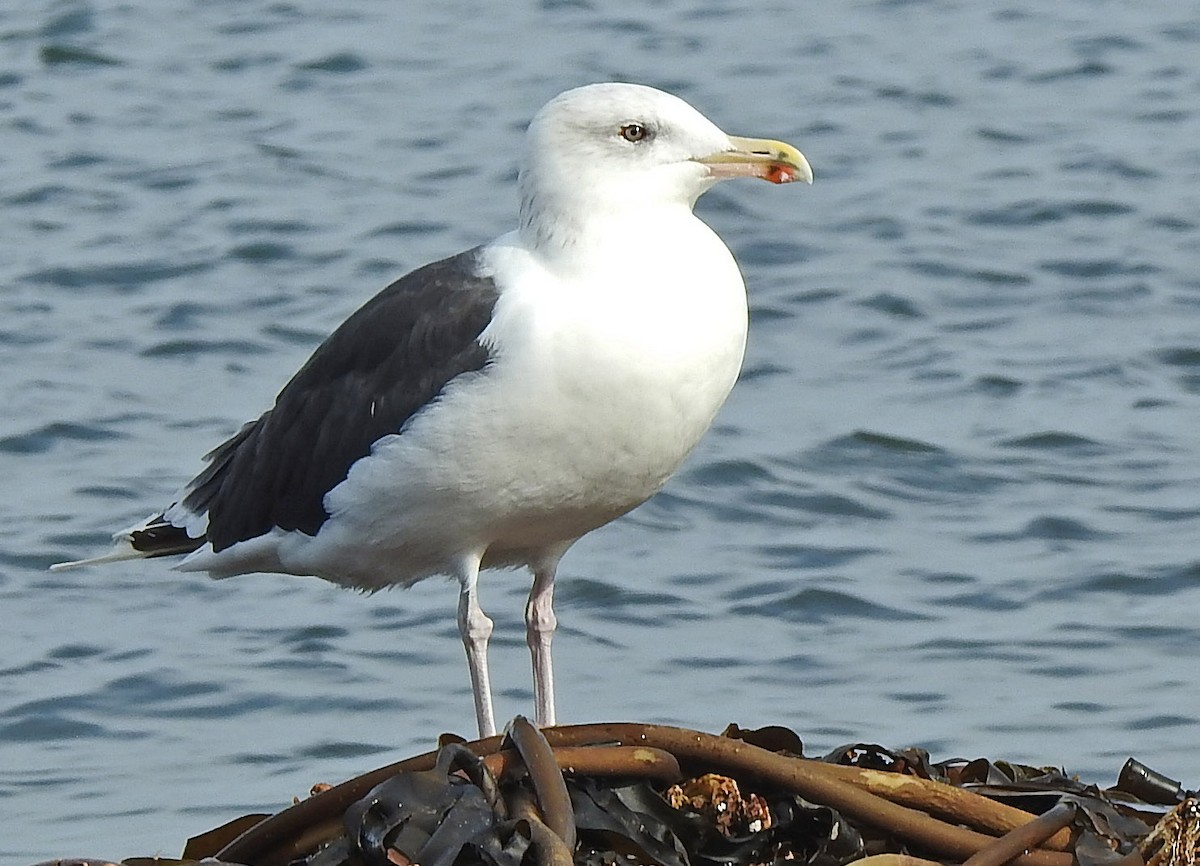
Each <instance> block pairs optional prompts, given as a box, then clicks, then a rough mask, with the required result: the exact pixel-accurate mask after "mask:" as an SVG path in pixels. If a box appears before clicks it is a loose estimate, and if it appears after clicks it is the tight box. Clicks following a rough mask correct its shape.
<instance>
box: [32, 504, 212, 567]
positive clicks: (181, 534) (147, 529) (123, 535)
mask: <svg viewBox="0 0 1200 866" xmlns="http://www.w3.org/2000/svg"><path fill="white" fill-rule="evenodd" d="M204 544H205V539H204V537H203V536H201V537H199V538H196V537H193V536H191V535H189V534H188V531H187V529H185V528H184V527H181V526H175V525H174V524H173V523H170V522H168V520H167V519H166V517H165V516H164V515H162V514H156V515H155V516H154V517H151V518H150V519H149V520H147V521H145V522H144V523H139V524H137V525H136V526H131V527H130V528H129V529H122V530H121V531H120V532H117V533H114V534H113V546H112V549H111V550H110V551H109V552H108V553H103V554H101V555H100V556H92V557H88V558H87V559H76V560H73V561H72V562H56V563H54V565H52V566H50V570H51V571H67V570H68V569H72V568H83V567H84V566H87V565H107V564H108V563H110V562H125V561H126V560H130V559H150V558H152V557H157V556H174V555H175V554H179V553H191V552H192V551H193V550H196V549H197V548H198V547H201V546H203V545H204Z"/></svg>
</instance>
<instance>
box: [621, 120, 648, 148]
mask: <svg viewBox="0 0 1200 866" xmlns="http://www.w3.org/2000/svg"><path fill="white" fill-rule="evenodd" d="M621 138H623V139H625V140H626V141H631V142H633V143H634V144H637V143H638V142H639V141H645V140H646V139H648V138H650V130H649V129H647V128H646V127H644V126H642V125H641V124H640V123H627V124H625V125H624V126H622V127H621Z"/></svg>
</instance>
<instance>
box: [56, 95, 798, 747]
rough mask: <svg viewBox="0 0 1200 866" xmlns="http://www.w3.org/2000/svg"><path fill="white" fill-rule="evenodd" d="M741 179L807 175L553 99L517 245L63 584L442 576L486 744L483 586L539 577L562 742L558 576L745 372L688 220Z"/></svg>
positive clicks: (368, 328)
mask: <svg viewBox="0 0 1200 866" xmlns="http://www.w3.org/2000/svg"><path fill="white" fill-rule="evenodd" d="M733 177H758V178H763V179H765V180H769V181H771V182H773V183H787V182H789V181H792V180H803V181H806V182H811V181H812V171H811V169H810V168H809V165H808V162H807V161H806V160H805V158H804V156H803V155H802V154H801V153H800V152H799V151H798V150H796V149H795V148H794V147H792V146H791V145H789V144H784V143H783V142H779V141H771V140H760V139H749V138H736V137H733V136H729V135H726V134H725V133H724V132H722V131H721V130H720V129H718V128H717V127H716V126H715V125H714V124H713V123H711V122H710V121H709V120H708V119H707V118H705V117H704V116H703V115H701V114H700V113H699V112H698V111H696V110H695V109H694V108H692V107H691V106H690V105H688V104H687V103H686V102H684V101H683V100H681V99H679V98H677V97H674V96H671V95H670V94H667V93H663V92H662V91H659V90H655V89H653V88H650V87H645V86H641V85H634V84H611V83H610V84H593V85H589V86H586V87H580V88H577V89H575V90H569V91H567V92H566V93H563V94H561V95H559V96H558V97H556V98H554V99H553V100H551V101H550V102H549V103H548V104H547V105H546V106H545V107H544V108H542V109H541V111H539V112H538V113H537V114H536V116H535V117H534V118H533V121H532V122H531V124H530V126H529V130H528V133H527V137H526V145H525V152H524V158H523V161H522V163H521V169H520V175H519V180H518V186H519V188H520V199H521V207H520V224H519V227H518V228H517V229H516V230H515V231H513V232H510V233H508V234H505V235H502V236H501V237H499V238H497V239H496V240H494V241H492V242H491V243H488V244H484V245H483V246H480V247H476V248H475V249H472V250H469V251H467V252H464V253H460V254H458V255H456V256H452V257H450V258H448V259H443V260H442V261H439V262H435V263H433V264H430V265H426V266H425V267H423V268H420V269H418V270H416V271H413V272H412V273H410V274H408V275H407V276H405V277H402V278H401V279H399V280H398V281H396V282H395V283H393V284H392V285H390V286H388V287H387V288H386V289H384V290H383V291H382V292H381V293H380V294H378V295H376V296H375V297H374V298H373V299H371V300H370V301H368V302H367V303H366V304H365V305H364V306H363V307H362V308H361V309H359V310H358V311H357V312H356V313H354V314H353V315H352V316H351V317H350V318H349V319H347V320H346V322H345V323H344V324H342V325H341V327H339V328H338V329H337V330H336V331H334V333H333V334H332V335H331V336H330V337H329V338H328V339H327V340H326V341H325V342H324V343H323V344H321V346H320V347H319V348H318V349H317V350H316V351H315V352H314V353H313V355H312V357H311V358H310V359H309V361H308V363H306V364H305V365H304V367H303V368H301V370H300V372H298V373H297V374H296V375H295V377H294V378H293V379H292V380H291V381H290V382H289V383H288V384H287V386H286V387H284V389H283V390H282V391H281V392H280V393H279V397H278V398H277V400H276V401H275V406H274V407H273V408H272V409H269V410H268V411H267V412H265V413H264V414H263V415H262V417H260V418H259V419H258V420H256V421H252V422H250V423H248V424H246V425H245V426H244V427H242V429H241V430H239V431H238V432H237V433H236V434H235V435H234V436H233V438H231V439H230V440H229V441H227V442H225V443H224V444H223V445H221V446H219V447H218V448H217V449H216V450H214V451H213V452H212V453H211V454H209V455H208V466H207V468H205V469H204V471H203V472H201V473H200V474H199V475H198V476H197V477H196V478H195V479H194V480H193V481H192V482H191V483H190V484H188V485H187V487H186V488H185V489H184V490H183V492H182V494H181V495H180V497H179V498H178V499H177V500H176V501H175V502H174V503H173V504H171V505H170V507H168V508H166V509H165V510H164V511H162V512H160V513H158V514H156V515H155V516H154V517H152V518H150V519H149V520H147V521H145V522H144V523H140V524H138V525H137V526H134V527H132V528H130V529H127V530H124V531H122V532H119V533H117V534H116V535H115V536H114V540H115V542H116V544H115V547H114V549H113V551H112V552H111V553H109V554H107V555H105V556H101V557H97V558H96V559H91V560H81V561H80V562H75V563H63V564H61V565H60V566H56V568H65V567H69V566H73V565H82V564H88V563H96V562H112V561H119V560H123V559H133V558H141V557H155V556H168V555H172V554H186V556H185V558H184V559H183V560H182V561H181V562H180V563H179V564H178V565H177V566H176V568H178V569H180V570H182V571H201V572H207V573H208V574H210V575H211V576H213V577H228V576H231V575H236V574H245V573H249V572H279V573H284V574H296V575H315V576H317V577H322V578H324V579H326V580H329V581H332V582H334V583H338V584H342V585H343V586H350V587H357V588H360V589H364V590H377V589H380V588H382V587H386V586H393V585H397V584H399V585H402V586H410V585H412V584H413V583H415V582H416V581H418V580H421V579H423V578H425V577H428V576H430V575H434V574H445V575H451V576H453V577H456V578H458V580H459V581H460V583H461V585H462V589H461V593H460V596H459V602H458V626H459V631H460V633H461V634H462V639H463V643H464V644H465V646H466V650H467V660H468V664H469V667H470V672H471V686H472V689H473V692H474V697H475V713H476V719H477V721H478V725H479V732H480V735H481V736H487V735H490V734H492V733H493V732H494V731H495V722H494V714H493V710H492V697H491V688H490V684H489V681H488V667H487V643H488V638H489V637H490V635H491V633H492V621H491V620H490V619H489V618H488V617H487V615H486V614H484V612H483V610H482V609H481V608H480V606H479V601H478V597H477V592H476V583H477V580H478V576H479V570H480V569H481V568H491V567H509V566H525V567H528V568H529V569H530V570H531V571H532V573H533V587H532V590H531V591H530V594H529V602H528V605H527V606H526V609H525V621H526V625H527V639H528V644H529V649H530V652H531V654H532V661H533V682H534V703H535V710H536V719H537V722H538V724H540V725H553V724H554V720H555V710H554V686H553V675H552V669H551V660H550V640H551V637H552V636H553V634H554V629H555V625H556V620H555V616H554V610H553V591H554V575H555V570H556V568H557V566H558V562H559V559H560V558H561V557H562V555H563V554H564V553H565V552H566V550H567V548H569V547H570V546H571V545H572V544H573V543H574V542H575V541H576V540H577V539H578V538H580V536H582V535H584V534H585V533H587V532H590V531H591V530H593V529H596V528H597V527H600V526H603V525H604V524H606V523H608V522H609V521H611V520H613V519H614V518H616V517H619V516H620V515H622V514H624V513H626V512H627V511H629V510H630V509H632V508H634V507H635V506H637V505H638V504H640V503H642V502H644V501H645V500H646V499H647V498H649V497H650V496H651V495H652V494H654V493H655V491H657V490H658V489H659V488H660V487H661V486H662V485H663V483H664V482H665V481H666V480H667V478H669V477H670V476H671V474H672V473H673V472H674V471H675V470H676V468H677V467H678V466H679V464H680V463H681V462H682V461H683V459H684V458H685V457H686V456H687V455H688V453H689V452H690V451H691V450H692V448H693V447H694V446H695V445H696V443H697V442H698V441H699V439H700V437H701V436H702V435H703V433H704V432H705V431H706V430H707V429H708V427H709V425H710V424H711V422H712V420H713V417H714V416H715V415H716V413H717V410H718V409H719V408H720V407H721V404H722V403H723V402H724V401H725V398H726V396H727V395H728V394H729V391H730V389H731V388H732V387H733V383H734V381H735V380H736V379H737V376H738V371H739V369H740V367H741V363H742V355H743V350H744V348H745V341H746V318H747V317H746V293H745V286H744V284H743V282H742V276H741V274H740V273H739V271H738V267H737V265H736V263H735V262H734V259H733V256H732V255H731V254H730V252H729V250H728V249H727V248H726V247H725V245H724V244H723V243H722V242H721V240H720V238H718V237H717V235H716V234H715V233H714V232H713V231H712V230H711V229H710V228H709V227H708V226H707V225H705V224H704V223H703V222H701V221H700V220H699V219H697V218H696V217H695V216H694V215H693V213H692V207H693V205H694V204H695V202H696V199H697V198H699V196H700V195H701V194H702V193H704V192H705V191H706V190H707V189H709V188H710V187H711V186H712V185H713V184H714V183H716V182H717V181H719V180H722V179H725V178H733Z"/></svg>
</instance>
